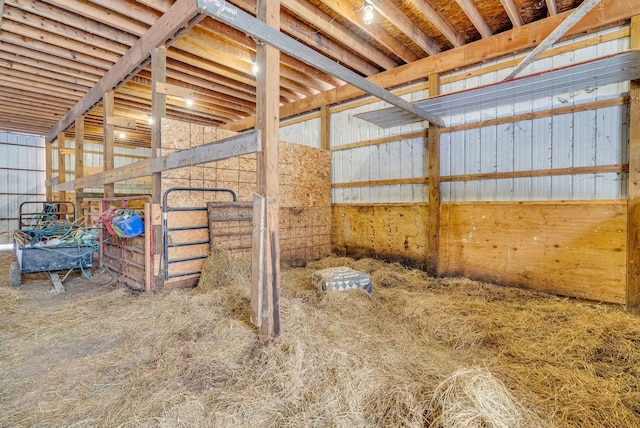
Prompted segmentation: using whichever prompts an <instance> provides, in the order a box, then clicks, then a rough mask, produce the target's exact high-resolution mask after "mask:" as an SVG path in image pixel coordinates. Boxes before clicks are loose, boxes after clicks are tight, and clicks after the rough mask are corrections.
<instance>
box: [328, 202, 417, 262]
mask: <svg viewBox="0 0 640 428" xmlns="http://www.w3.org/2000/svg"><path fill="white" fill-rule="evenodd" d="M428 218H429V210H428V205H426V204H411V205H409V204H394V205H334V206H333V209H332V223H331V226H332V229H331V230H332V241H333V242H332V251H333V252H334V253H336V254H339V255H348V256H351V257H356V258H359V257H381V258H384V259H386V260H390V261H398V262H401V263H403V264H407V265H411V266H414V267H417V268H424V266H425V262H426V257H427V224H428V223H427V220H428Z"/></svg>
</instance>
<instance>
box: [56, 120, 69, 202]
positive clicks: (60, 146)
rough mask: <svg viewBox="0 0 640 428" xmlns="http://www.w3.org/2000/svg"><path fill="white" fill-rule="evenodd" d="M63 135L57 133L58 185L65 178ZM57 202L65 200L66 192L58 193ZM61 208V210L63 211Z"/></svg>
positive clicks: (60, 191) (62, 133)
mask: <svg viewBox="0 0 640 428" xmlns="http://www.w3.org/2000/svg"><path fill="white" fill-rule="evenodd" d="M65 142H66V140H65V135H64V132H59V133H58V184H62V183H64V182H65V181H67V180H66V178H67V166H66V162H65V160H64V152H65V150H64V149H65ZM58 200H60V201H66V200H67V192H65V191H64V190H59V191H58ZM62 207H66V205H62ZM62 207H61V210H62V209H63V208H62Z"/></svg>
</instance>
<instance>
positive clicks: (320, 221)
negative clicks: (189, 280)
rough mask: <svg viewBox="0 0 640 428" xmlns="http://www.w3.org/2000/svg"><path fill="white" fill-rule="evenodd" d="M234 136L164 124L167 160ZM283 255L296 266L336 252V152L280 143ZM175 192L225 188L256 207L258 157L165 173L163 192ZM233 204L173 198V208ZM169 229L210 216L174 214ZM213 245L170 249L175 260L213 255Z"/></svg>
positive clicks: (199, 235) (197, 195) (223, 197)
mask: <svg viewBox="0 0 640 428" xmlns="http://www.w3.org/2000/svg"><path fill="white" fill-rule="evenodd" d="M231 135H234V133H233V132H231V131H225V130H221V129H218V128H214V127H204V126H201V125H194V124H189V123H185V122H179V121H175V120H169V119H163V122H162V155H166V154H168V153H171V152H174V151H178V150H184V149H187V148H190V147H194V146H197V145H200V144H204V143H209V142H212V141H215V140H219V139H222V138H225V137H228V136H231ZM279 150H280V165H279V173H280V192H279V198H280V199H279V203H280V252H281V260H282V262H284V263H288V264H292V265H297V264H301V263H304V262H307V261H310V260H314V259H318V258H321V257H324V256H327V255H329V254H330V252H331V236H330V230H331V153H330V152H329V151H327V150H320V149H315V148H312V147H306V146H301V145H298V144H292V143H285V142H281V143H280V147H279ZM174 187H191V188H195V187H198V188H199V187H204V188H225V189H230V190H233V191H234V192H236V193H237V195H238V200H239V201H241V202H251V201H252V200H253V193H254V192H255V191H256V155H255V154H249V155H243V156H237V157H233V158H229V159H226V160H222V161H218V162H211V163H207V164H204V165H198V166H189V167H184V168H179V169H175V170H170V171H165V172H163V173H162V192H163V193H164V192H165V191H166V190H167V189H169V188H174ZM229 200H231V199H230V197H229V195H228V194H223V193H220V194H211V193H207V192H200V191H191V192H176V193H173V194H170V197H169V201H168V202H169V205H170V206H174V207H175V206H177V207H205V208H206V207H207V204H208V202H224V201H229ZM169 214H170V215H169V216H168V226H169V227H180V226H195V225H207V224H208V213H207V211H200V212H187V213H184V212H174V213H169ZM180 233H181V235H174V236H173V238H171V239H173V240H176V241H177V242H183V241H198V240H208V239H209V231H208V229H207V230H204V229H203V230H191V231H185V232H180ZM209 251H210V248H209V245H200V246H192V247H187V248H185V247H180V248H171V249H170V250H169V255H170V258H178V257H192V256H197V255H203V254H208V253H209ZM202 263H203V260H195V261H190V262H185V263H181V264H180V266H178V265H176V266H175V268H173V269H174V270H175V271H181V270H182V271H185V272H186V271H192V270H200V268H201V266H202Z"/></svg>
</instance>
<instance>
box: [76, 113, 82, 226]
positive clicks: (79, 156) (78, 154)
mask: <svg viewBox="0 0 640 428" xmlns="http://www.w3.org/2000/svg"><path fill="white" fill-rule="evenodd" d="M75 141H76V147H75V158H76V162H75V163H76V165H75V179H76V180H77V179H78V178H82V177H84V116H78V117H77V118H76V137H75ZM83 192H84V189H82V188H80V189H76V210H77V217H78V218H84V207H83V206H82V205H83V203H84V201H83V199H82V196H80V197H78V195H79V194H81V193H83Z"/></svg>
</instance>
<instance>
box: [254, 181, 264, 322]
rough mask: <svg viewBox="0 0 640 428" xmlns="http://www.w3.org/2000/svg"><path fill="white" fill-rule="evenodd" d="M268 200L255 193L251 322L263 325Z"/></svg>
mask: <svg viewBox="0 0 640 428" xmlns="http://www.w3.org/2000/svg"><path fill="white" fill-rule="evenodd" d="M265 217H266V200H265V198H264V196H262V195H260V194H258V193H254V194H253V222H252V237H251V242H252V250H251V254H252V259H251V322H252V323H253V324H255V325H256V326H257V327H260V326H261V325H262V305H263V303H262V299H263V296H264V294H265V293H264V274H265V266H264V257H265V251H266V249H265V243H266V239H265V237H266V224H265Z"/></svg>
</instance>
